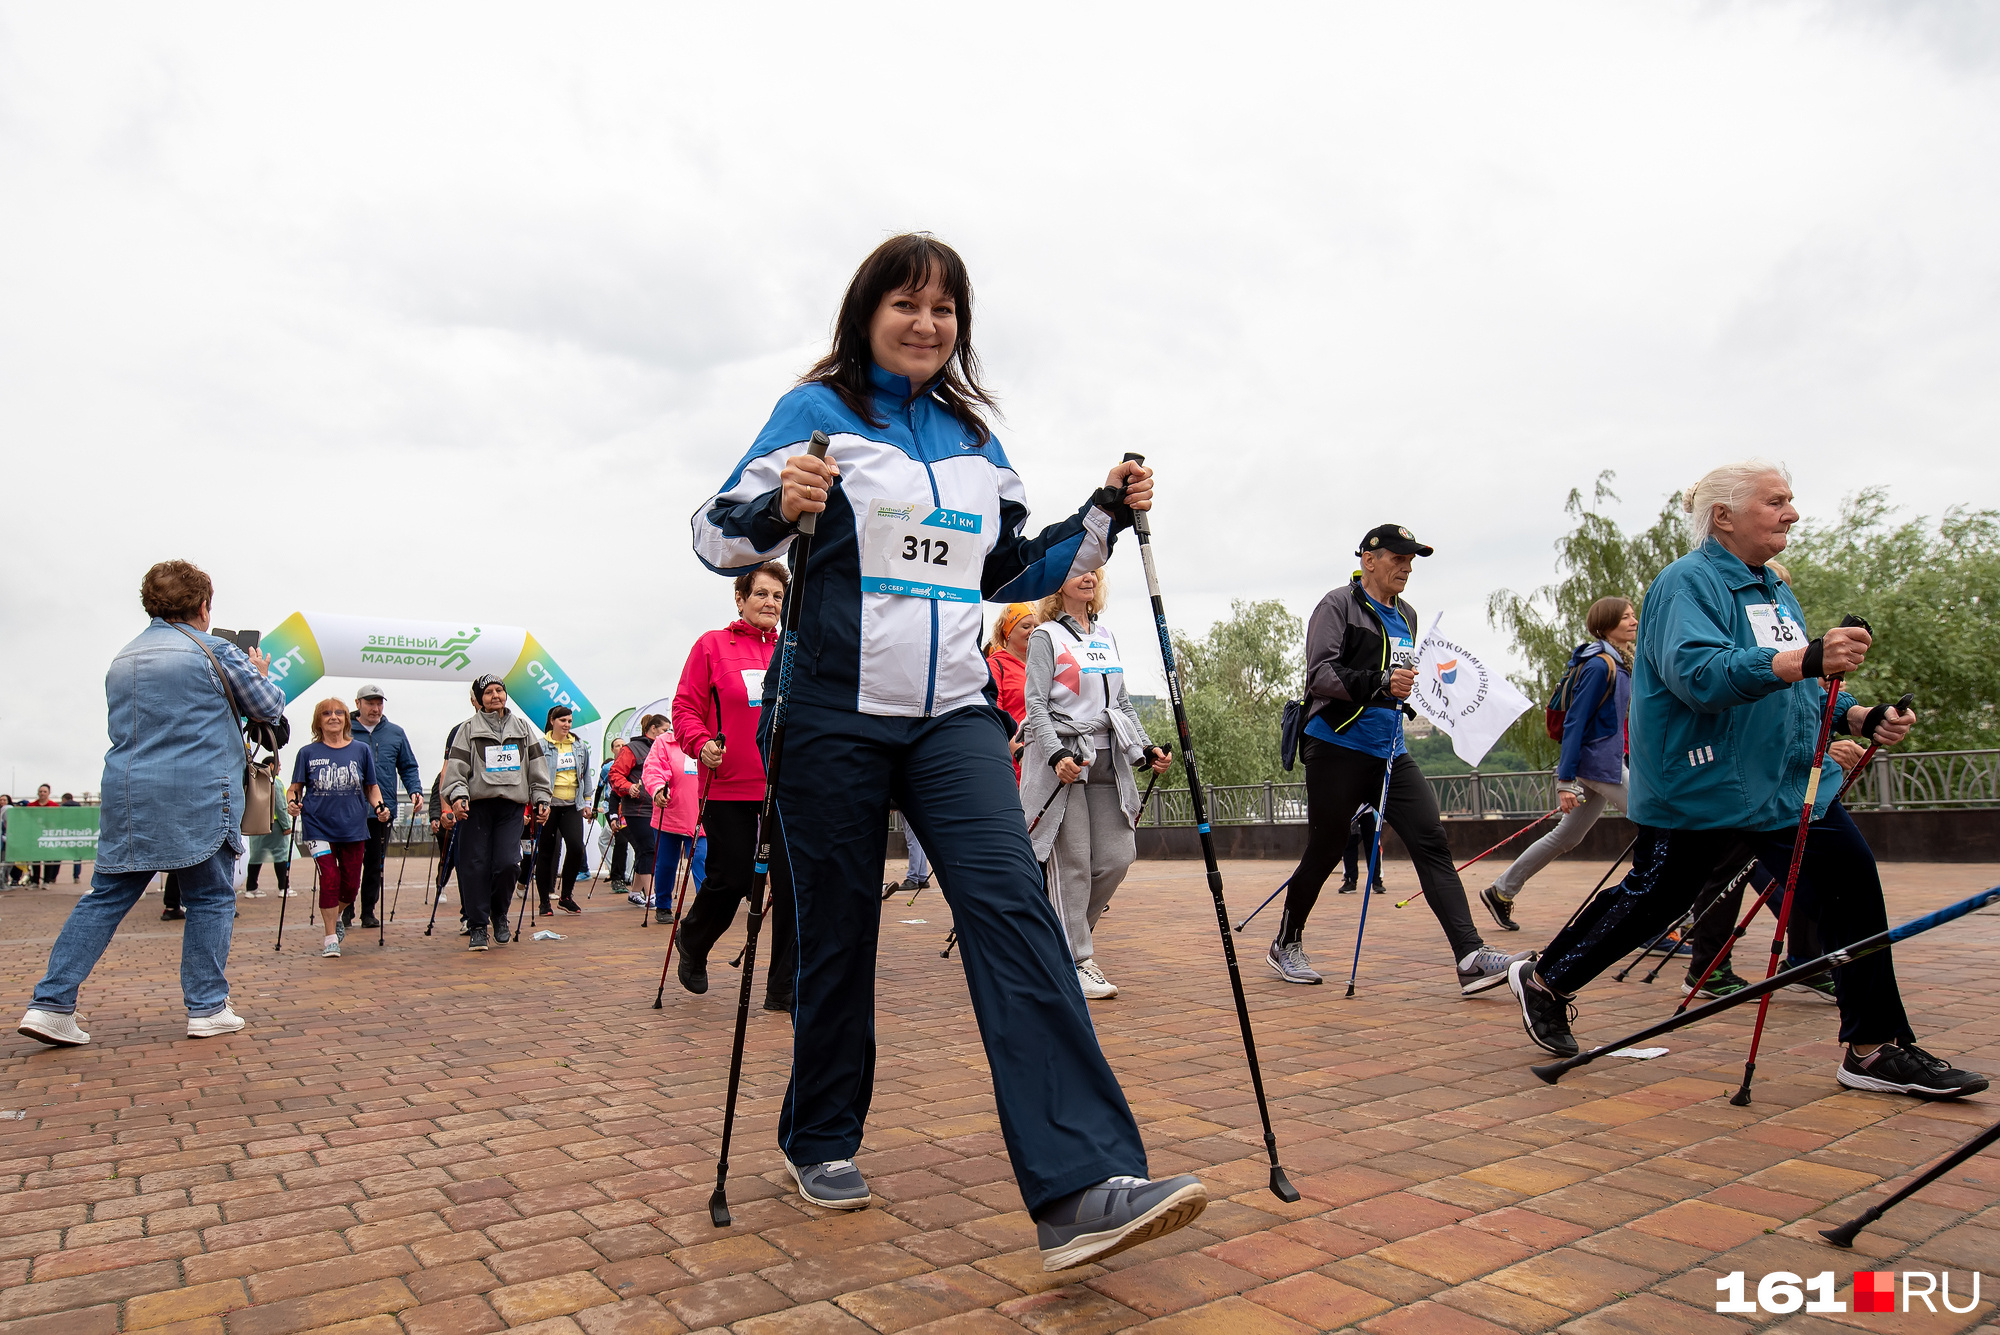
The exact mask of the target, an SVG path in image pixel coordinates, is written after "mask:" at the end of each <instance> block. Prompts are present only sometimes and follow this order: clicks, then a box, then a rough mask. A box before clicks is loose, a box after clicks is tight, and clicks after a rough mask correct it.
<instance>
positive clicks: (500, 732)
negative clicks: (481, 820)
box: [444, 709, 555, 806]
mask: <svg viewBox="0 0 2000 1335" xmlns="http://www.w3.org/2000/svg"><path fill="white" fill-rule="evenodd" d="M510 748H511V749H510ZM554 796H555V787H554V785H553V784H552V783H551V782H550V780H549V753H548V746H547V744H546V743H545V742H544V741H543V740H542V734H541V731H540V730H539V729H537V728H536V727H534V726H533V725H532V724H530V723H529V722H528V720H526V719H524V718H522V717H521V716H520V715H519V714H516V713H515V712H514V711H513V710H512V709H503V710H501V711H500V712H499V713H497V714H489V713H487V712H486V711H485V710H483V709H482V710H480V711H479V712H478V713H477V714H474V715H473V716H472V717H471V718H469V719H467V720H466V721H465V722H463V723H461V724H459V725H458V731H457V733H456V734H455V735H454V736H453V737H452V741H451V746H450V747H449V748H448V749H447V750H446V751H445V753H444V800H445V801H446V802H456V801H458V799H460V798H461V797H463V798H467V799H469V800H471V801H474V802H477V801H479V800H480V799H481V798H486V797H499V798H505V799H506V800H507V801H509V802H519V803H521V804H522V805H523V806H531V805H533V804H535V803H538V802H547V801H549V800H550V799H551V798H553V797H554Z"/></svg>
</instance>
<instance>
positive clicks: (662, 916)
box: [577, 909, 674, 927]
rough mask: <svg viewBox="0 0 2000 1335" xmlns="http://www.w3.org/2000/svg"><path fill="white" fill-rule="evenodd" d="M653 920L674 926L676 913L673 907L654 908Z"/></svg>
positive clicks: (667, 925)
mask: <svg viewBox="0 0 2000 1335" xmlns="http://www.w3.org/2000/svg"><path fill="white" fill-rule="evenodd" d="M577 911H578V912H579V913H581V912H582V910H581V909H579V910H577ZM653 921H654V922H656V923H658V924H660V926H662V927H672V926H673V925H674V914H673V910H671V909H654V910H653Z"/></svg>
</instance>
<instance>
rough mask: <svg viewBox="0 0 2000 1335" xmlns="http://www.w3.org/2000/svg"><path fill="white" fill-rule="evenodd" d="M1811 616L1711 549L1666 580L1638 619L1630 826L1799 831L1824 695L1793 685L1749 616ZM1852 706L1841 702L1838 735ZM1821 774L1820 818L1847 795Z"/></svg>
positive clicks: (1767, 581)
mask: <svg viewBox="0 0 2000 1335" xmlns="http://www.w3.org/2000/svg"><path fill="white" fill-rule="evenodd" d="M1753 607H1758V608H1761V607H1776V608H1778V609H1779V610H1780V611H1781V612H1782V613H1783V614H1784V615H1785V616H1786V617H1787V618H1788V619H1790V620H1791V621H1793V622H1795V623H1796V624H1797V625H1799V626H1801V627H1804V626H1805V613H1804V612H1803V611H1802V610H1801V609H1800V607H1799V600H1798V599H1797V598H1796V597H1794V596H1793V595H1792V590H1791V587H1790V586H1789V585H1787V584H1786V583H1785V582H1784V581H1782V580H1780V579H1779V578H1778V577H1777V576H1776V575H1774V574H1772V573H1771V570H1770V568H1769V567H1768V566H1766V567H1763V568H1760V569H1756V570H1752V569H1751V568H1750V567H1749V566H1747V565H1745V564H1743V562H1742V561H1741V560H1739V559H1738V558H1737V557H1736V556H1735V555H1734V554H1732V553H1731V552H1730V551H1729V550H1728V549H1727V548H1725V547H1724V546H1723V545H1722V544H1721V543H1719V542H1717V541H1716V540H1715V539H1713V538H1710V539H1708V540H1707V541H1706V542H1704V543H1702V545H1701V546H1700V547H1698V548H1696V549H1695V550H1694V551H1692V552H1689V553H1688V554H1687V555H1686V556H1683V557H1682V558H1681V559H1680V560H1678V561H1676V562H1674V563H1673V564H1672V565H1670V566H1668V567H1667V568H1666V569H1665V570H1663V571H1661V572H1660V575H1659V578H1657V579H1655V580H1654V581H1653V584H1652V587H1651V588H1649V589H1647V590H1646V598H1645V602H1644V605H1643V610H1642V611H1641V612H1640V614H1639V644H1638V661H1637V663H1636V664H1635V665H1634V667H1633V671H1632V734H1631V735H1632V777H1631V785H1632V786H1631V796H1632V811H1631V816H1632V819H1633V820H1635V821H1637V822H1638V823H1639V824H1641V825H1647V826H1652V827H1653V828H1655V829H1674V830H1721V829H1741V830H1777V829H1783V828H1785V827H1787V826H1790V825H1793V824H1795V823H1796V822H1797V821H1798V818H1799V809H1800V806H1801V805H1802V804H1803V803H1804V801H1805V794H1806V784H1807V780H1808V778H1809V772H1810V770H1811V767H1812V752H1813V746H1814V743H1815V742H1816V741H1817V740H1818V738H1819V721H1820V716H1821V714H1822V713H1823V712H1824V710H1825V708H1826V687H1825V686H1824V685H1823V684H1822V683H1821V682H1820V681H1819V679H1817V678H1809V679H1807V680H1805V681H1800V682H1790V683H1788V682H1785V681H1781V680H1780V679H1779V678H1778V675H1777V674H1776V673H1775V672H1773V671H1772V670H1771V660H1772V659H1774V658H1776V657H1777V656H1778V651H1777V650H1775V649H1771V648H1767V647H1765V646H1762V645H1759V644H1758V643H1757V637H1756V634H1755V632H1754V631H1753V630H1752V628H1751V622H1750V615H1749V609H1751V608H1753ZM1854 703H1855V701H1854V697H1853V696H1851V695H1848V694H1847V693H1846V692H1845V691H1843V692H1841V696H1840V702H1839V712H1838V713H1837V714H1836V715H1835V719H1834V729H1835V732H1836V733H1840V732H1844V731H1846V716H1847V711H1848V709H1850V708H1851V707H1852V706H1853V705H1854ZM1840 778H1841V774H1840V766H1839V765H1837V764H1835V763H1834V762H1833V761H1832V760H1830V759H1829V760H1827V761H1825V762H1824V764H1823V766H1822V773H1821V776H1820V784H1819V792H1818V795H1817V800H1816V802H1815V804H1814V808H1813V815H1814V817H1815V818H1818V817H1819V816H1822V815H1824V814H1825V813H1826V809H1827V807H1828V806H1829V805H1831V804H1832V801H1833V795H1834V793H1835V792H1837V791H1838V790H1839V788H1840Z"/></svg>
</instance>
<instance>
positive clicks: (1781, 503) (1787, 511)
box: [1715, 473, 1799, 569]
mask: <svg viewBox="0 0 2000 1335" xmlns="http://www.w3.org/2000/svg"><path fill="white" fill-rule="evenodd" d="M1798 522H1799V512H1798V511H1797V510H1796V509H1794V508H1793V506H1792V487H1791V484H1790V483H1788V482H1786V481H1785V479H1784V478H1783V477H1782V476H1780V475H1779V474H1777V473H1766V474H1764V475H1763V476H1762V477H1760V478H1758V479H1757V481H1756V484H1755V485H1754V486H1753V487H1751V489H1750V499H1749V500H1748V501H1746V502H1744V504H1742V505H1741V506H1738V507H1736V508H1734V509H1732V508H1730V507H1729V506H1726V505H1718V506H1716V507H1715V536H1716V539H1717V541H1719V542H1721V544H1722V545H1723V546H1724V547H1726V548H1728V549H1729V550H1730V551H1731V552H1733V553H1735V554H1736V556H1737V558H1738V559H1739V560H1741V561H1742V562H1743V564H1744V565H1747V566H1750V567H1751V568H1753V569H1755V568H1757V567H1759V566H1762V565H1763V564H1764V563H1765V562H1766V561H1768V560H1770V559H1771V558H1772V557H1774V556H1776V555H1777V554H1778V553H1779V552H1782V551H1784V550H1785V544H1786V543H1787V542H1789V541H1791V532H1792V525H1794V524H1796V523H1798Z"/></svg>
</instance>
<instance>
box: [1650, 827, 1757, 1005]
mask: <svg viewBox="0 0 2000 1335" xmlns="http://www.w3.org/2000/svg"><path fill="white" fill-rule="evenodd" d="M1756 863H1757V860H1756V859H1755V858H1752V859H1750V861H1748V862H1746V863H1744V864H1743V869H1742V870H1741V871H1739V872H1737V874H1736V881H1737V882H1738V883H1739V884H1740V883H1741V882H1742V881H1743V879H1744V878H1745V877H1747V876H1749V875H1750V872H1751V869H1752V868H1754V867H1755V866H1756ZM1728 893H1729V891H1728V889H1726V888H1725V889H1724V890H1723V892H1722V894H1721V895H1717V896H1716V898H1717V899H1718V900H1720V899H1721V898H1723V896H1725V895H1727V894H1728ZM1714 907H1715V905H1714V904H1712V903H1711V904H1710V905H1709V906H1708V908H1706V909H1703V910H1702V911H1701V912H1700V914H1696V913H1695V912H1694V911H1693V910H1692V909H1690V910H1688V912H1687V914H1686V915H1684V916H1685V917H1686V918H1687V919H1690V920H1691V921H1689V922H1688V930H1687V935H1686V936H1684V937H1683V938H1682V940H1684V941H1686V942H1687V943H1688V954H1689V955H1693V954H1694V934H1695V933H1696V932H1697V931H1699V930H1701V924H1702V922H1703V921H1704V920H1705V919H1706V918H1707V917H1708V914H1709V910H1710V909H1713V908H1714ZM1745 926H1748V924H1747V923H1746V924H1745ZM1679 950H1680V946H1679V944H1678V943H1676V944H1675V946H1674V948H1673V949H1672V950H1669V951H1666V952H1665V953H1663V954H1662V955H1661V956H1660V958H1659V961H1658V962H1657V963H1655V964H1654V965H1653V967H1652V968H1650V969H1648V970H1647V971H1646V976H1645V977H1644V978H1641V979H1640V980H1639V981H1640V982H1642V983H1650V982H1652V981H1653V980H1654V979H1655V978H1658V977H1659V976H1660V970H1662V969H1664V968H1666V967H1667V961H1668V960H1670V959H1672V958H1673V957H1674V956H1675V954H1677V953H1678V952H1679ZM1690 962H1691V961H1690ZM1707 982H1708V977H1707V975H1705V974H1704V975H1703V976H1702V977H1701V978H1699V979H1697V980H1696V982H1695V990H1696V991H1697V992H1698V991H1700V990H1701V988H1702V987H1703V986H1704V985H1705V984H1707Z"/></svg>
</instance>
